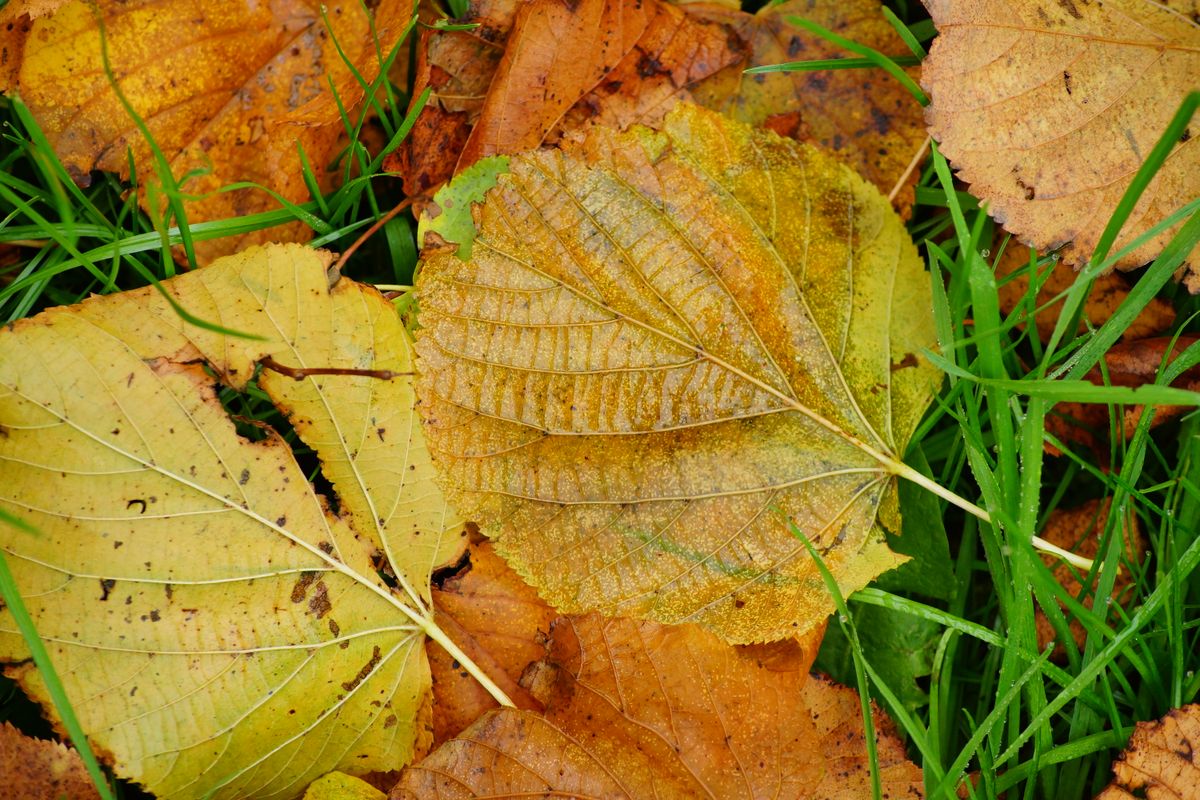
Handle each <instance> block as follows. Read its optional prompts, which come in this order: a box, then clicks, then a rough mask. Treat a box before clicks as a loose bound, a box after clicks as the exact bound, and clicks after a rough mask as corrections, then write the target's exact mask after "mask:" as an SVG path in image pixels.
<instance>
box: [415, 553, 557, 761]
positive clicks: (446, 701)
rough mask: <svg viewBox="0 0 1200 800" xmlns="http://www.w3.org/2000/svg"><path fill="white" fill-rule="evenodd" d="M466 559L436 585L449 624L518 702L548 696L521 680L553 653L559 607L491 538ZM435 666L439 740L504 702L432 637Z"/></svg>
mask: <svg viewBox="0 0 1200 800" xmlns="http://www.w3.org/2000/svg"><path fill="white" fill-rule="evenodd" d="M469 554H470V555H469V559H470V560H469V561H467V563H466V566H465V567H464V568H462V569H460V570H459V572H458V573H457V574H455V575H453V576H452V577H450V578H449V579H447V580H445V581H443V582H442V584H441V587H440V588H438V587H437V586H436V585H435V586H434V589H433V604H434V607H435V608H436V609H437V614H436V617H435V619H436V621H437V624H438V625H439V626H441V628H442V630H444V631H446V634H447V635H448V636H449V637H450V638H451V639H453V640H454V643H455V644H457V645H458V646H459V647H461V648H462V649H463V652H465V653H466V654H467V655H468V656H470V657H471V660H472V661H474V662H475V663H476V664H478V665H479V666H480V668H481V669H483V670H484V671H485V672H487V673H488V675H489V676H490V677H491V678H492V680H494V681H496V683H497V684H498V685H499V686H500V688H501V689H503V690H504V691H505V693H506V694H507V695H508V696H509V697H510V698H512V700H513V701H514V702H515V703H516V704H517V707H518V708H524V709H531V710H538V711H540V710H541V708H542V704H541V703H540V702H538V701H537V700H536V699H534V697H533V696H532V695H531V694H529V692H528V691H526V690H525V689H524V688H522V687H521V685H520V683H518V681H520V679H521V674H522V672H524V670H525V668H526V667H527V666H529V665H530V664H531V663H533V662H535V661H538V660H539V659H541V658H542V657H543V656H544V655H545V653H546V647H545V639H546V635H547V634H548V633H549V631H550V623H552V622H553V621H554V620H555V618H557V617H558V614H557V613H556V612H555V611H554V609H552V608H550V606H548V605H546V604H545V603H544V602H542V600H541V599H540V598H539V597H538V596H537V592H535V591H534V590H533V588H532V587H531V586H529V585H528V584H527V583H525V582H524V581H523V580H521V577H520V576H519V575H517V573H515V572H513V571H512V569H510V568H509V567H508V565H507V564H505V563H504V561H503V559H501V558H500V557H499V556H497V555H496V552H495V550H494V549H493V547H492V545H491V543H490V542H487V541H475V542H472V544H471V546H470V550H469ZM426 651H427V654H428V656H429V667H430V671H431V672H432V673H433V697H434V703H433V741H434V746H435V747H436V746H437V745H440V744H441V743H442V742H444V741H446V740H447V739H449V738H451V737H452V736H454V735H455V734H456V733H458V732H459V731H461V730H462V729H463V728H466V727H467V726H468V725H470V724H471V723H472V722H474V721H475V720H477V719H479V717H480V716H482V715H483V713H484V712H486V711H489V710H491V709H493V708H496V707H497V705H496V701H495V700H494V699H492V696H491V695H489V694H488V693H487V691H486V690H485V689H484V688H483V687H482V686H480V685H479V682H478V681H476V680H475V679H474V678H472V677H471V676H470V675H469V674H468V673H467V672H466V671H465V670H463V669H462V668H461V667H460V666H459V665H458V663H457V662H456V661H454V660H453V659H452V658H451V657H450V656H449V655H448V654H447V653H446V651H445V650H443V649H442V648H441V647H440V646H438V645H437V644H435V643H433V642H428V643H427V645H426Z"/></svg>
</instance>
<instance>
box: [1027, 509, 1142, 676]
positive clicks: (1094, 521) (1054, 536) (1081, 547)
mask: <svg viewBox="0 0 1200 800" xmlns="http://www.w3.org/2000/svg"><path fill="white" fill-rule="evenodd" d="M1111 510H1112V498H1111V497H1106V498H1104V499H1103V500H1089V501H1088V502H1086V503H1084V504H1083V505H1081V506H1077V507H1076V508H1071V509H1063V508H1060V509H1056V510H1055V511H1054V512H1053V513H1052V514H1051V515H1050V517H1049V519H1047V520H1046V525H1045V527H1044V528H1043V529H1042V532H1041V536H1042V538H1043V539H1045V540H1046V541H1048V542H1050V543H1051V544H1054V545H1057V546H1059V547H1061V548H1063V549H1064V550H1069V551H1071V552H1072V553H1076V554H1078V555H1081V556H1083V557H1084V558H1088V559H1094V558H1097V557H1099V556H1100V555H1101V554H1100V540H1101V537H1102V536H1103V535H1104V528H1105V525H1106V524H1107V523H1108V515H1109V513H1110V512H1111ZM1113 535H1114V536H1118V537H1120V538H1121V539H1123V540H1124V544H1125V546H1124V548H1123V549H1124V551H1125V560H1126V562H1128V563H1129V564H1137V563H1138V562H1140V561H1141V560H1142V553H1143V552H1145V550H1146V537H1144V536H1143V535H1142V531H1141V528H1140V526H1139V525H1138V522H1137V516H1136V515H1135V514H1133V513H1129V514H1127V515H1126V517H1125V520H1124V522H1123V523H1121V524H1118V525H1117V526H1116V527H1115V528H1114V533H1113ZM1042 562H1043V563H1044V564H1045V565H1046V567H1047V568H1048V569H1050V570H1052V571H1053V573H1054V579H1055V580H1056V581H1058V583H1059V585H1061V586H1062V587H1063V588H1064V589H1066V590H1067V593H1068V594H1070V595H1071V596H1072V597H1075V598H1076V599H1078V600H1080V601H1081V602H1082V603H1083V605H1084V606H1086V607H1087V608H1091V607H1092V603H1093V601H1094V599H1095V598H1094V596H1093V595H1094V589H1095V587H1094V586H1088V587H1085V586H1084V585H1083V584H1082V583H1080V581H1079V579H1078V577H1076V576H1077V575H1078V570H1076V569H1072V568H1071V567H1070V566H1068V565H1067V563H1066V562H1064V561H1063V560H1062V559H1060V558H1058V557H1056V556H1052V555H1048V554H1043V555H1042ZM1132 585H1133V576H1132V574H1131V573H1130V571H1129V569H1128V568H1127V567H1122V569H1121V571H1120V572H1118V573H1117V577H1116V581H1115V583H1114V584H1113V590H1112V602H1114V603H1121V604H1122V605H1123V604H1124V602H1125V601H1126V600H1127V599H1128V590H1129V589H1130V587H1131V586H1132ZM1085 588H1086V590H1087V591H1085ZM1068 619H1070V628H1071V636H1072V638H1074V640H1075V644H1076V645H1077V646H1078V647H1079V649H1080V650H1082V649H1083V646H1084V644H1085V643H1086V641H1087V631H1086V630H1085V629H1084V627H1083V626H1082V625H1081V624H1080V623H1079V622H1078V621H1077V620H1075V619H1071V618H1070V617H1069V616H1068ZM1036 625H1037V636H1038V649H1039V650H1044V649H1045V648H1046V645H1047V644H1049V643H1050V642H1053V641H1054V640H1055V639H1057V638H1058V633H1057V632H1056V631H1055V630H1054V626H1052V625H1051V624H1050V620H1048V619H1047V618H1046V615H1045V613H1043V612H1042V610H1041V609H1040V608H1039V609H1038V610H1037V614H1036ZM1065 653H1066V651H1065V650H1064V649H1063V646H1062V644H1059V645H1057V646H1056V647H1055V650H1054V655H1055V657H1056V658H1062V657H1065Z"/></svg>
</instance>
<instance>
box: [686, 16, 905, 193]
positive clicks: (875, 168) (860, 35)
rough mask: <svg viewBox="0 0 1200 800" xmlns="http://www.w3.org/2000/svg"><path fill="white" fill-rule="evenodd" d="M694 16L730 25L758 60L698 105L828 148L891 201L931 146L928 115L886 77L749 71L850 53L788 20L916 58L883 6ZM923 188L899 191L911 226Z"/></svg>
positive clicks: (708, 84) (709, 87) (710, 89)
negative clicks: (802, 21)
mask: <svg viewBox="0 0 1200 800" xmlns="http://www.w3.org/2000/svg"><path fill="white" fill-rule="evenodd" d="M685 8H686V9H687V11H688V12H689V13H691V14H694V15H697V16H699V17H700V18H702V19H708V20H713V21H719V22H723V23H725V24H727V25H729V26H730V27H732V28H733V29H734V30H735V31H736V32H737V35H738V36H739V37H741V38H742V39H743V40H744V41H745V42H746V46H747V48H748V50H749V55H748V57H747V58H746V59H745V60H744V61H741V62H739V63H737V64H735V65H733V66H731V67H727V68H726V69H724V70H722V71H721V72H718V73H717V74H716V75H714V76H713V77H711V78H708V79H707V80H705V81H703V82H701V83H700V84H699V85H698V86H697V87H696V88H695V89H694V90H693V92H692V94H693V95H694V97H695V100H696V102H698V103H700V104H701V105H704V106H706V107H708V108H711V109H714V110H716V111H721V112H723V113H725V114H729V115H730V116H732V117H733V118H734V119H737V120H741V121H742V122H748V123H750V124H752V125H766V126H768V127H770V128H772V129H773V130H775V131H776V132H778V133H781V134H783V135H785V136H791V137H792V138H794V139H799V140H801V141H805V142H814V143H816V144H820V145H822V146H823V147H827V148H829V149H830V150H832V151H833V152H835V153H837V154H838V156H839V157H840V158H841V159H842V160H843V161H844V162H845V163H847V164H849V165H850V166H851V167H853V168H854V169H856V170H857V171H858V173H859V174H860V175H862V176H863V177H864V178H866V179H867V180H869V181H871V182H872V183H874V184H875V185H876V186H877V187H879V189H880V191H882V192H884V193H885V194H886V193H890V192H891V191H892V190H893V189H895V188H897V183H898V182H899V181H901V179H902V177H903V176H904V174H905V170H906V169H908V167H909V164H910V162H911V161H912V160H913V158H914V157H916V156H917V154H918V151H919V150H920V149H921V144H922V142H923V141H924V139H925V130H924V126H923V125H922V119H921V105H920V103H918V102H917V100H916V99H915V98H914V97H913V96H912V95H911V94H909V93H908V90H906V89H905V88H904V87H903V86H901V85H900V84H899V83H898V82H897V81H896V80H895V79H894V78H892V77H891V76H889V75H887V74H886V73H884V72H883V71H882V70H878V69H842V70H816V71H800V72H789V73H767V74H759V75H746V74H745V73H744V72H743V70H745V69H746V67H752V66H762V65H765V64H782V63H784V62H788V61H815V60H822V59H831V58H844V57H847V56H848V55H850V54H848V53H846V51H845V50H842V49H841V48H839V47H837V46H836V45H833V44H831V43H830V42H828V41H827V40H825V39H822V38H821V37H820V36H817V35H816V34H813V33H809V32H808V31H806V30H804V29H802V28H799V27H796V26H794V25H792V24H791V23H789V22H788V21H787V18H788V17H792V16H795V17H803V18H805V19H807V20H810V21H812V22H815V23H817V24H818V25H820V26H822V27H824V28H828V29H829V30H832V31H833V32H834V33H837V34H839V35H841V36H843V37H845V38H847V39H850V40H852V41H856V42H859V43H860V44H864V45H867V46H868V47H873V48H875V49H876V50H879V51H881V52H883V53H885V54H887V55H890V56H902V55H910V51H909V50H908V48H907V47H906V46H905V44H904V42H903V41H902V40H901V39H900V37H899V36H898V35H897V34H896V31H895V30H893V28H892V26H891V25H889V24H888V22H887V20H886V19H884V17H883V13H882V11H883V8H882V5H881V4H880V2H879V0H849V1H847V0H789V1H788V2H785V3H779V4H774V3H767V4H766V5H765V6H763V8H762V9H761V10H760V11H759V12H758V13H757V14H747V13H745V12H743V11H740V10H736V9H733V10H731V9H730V8H729V7H728V6H726V5H723V4H706V3H689V4H688V5H687V6H685ZM914 74H915V71H914ZM915 185H916V178H915V177H913V178H912V179H911V180H907V181H906V182H905V183H904V184H903V185H901V186H900V187H899V191H898V192H897V195H896V198H895V204H896V208H897V209H899V210H900V212H901V213H902V214H904V215H906V216H907V213H908V209H909V208H910V207H911V206H912V202H913V191H914V190H913V187H914V186H915Z"/></svg>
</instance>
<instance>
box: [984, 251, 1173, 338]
mask: <svg viewBox="0 0 1200 800" xmlns="http://www.w3.org/2000/svg"><path fill="white" fill-rule="evenodd" d="M1030 255H1031V251H1030V249H1029V248H1028V247H1026V246H1025V245H1023V244H1017V243H1016V242H1009V243H1008V245H1007V246H1005V248H1004V252H1003V253H1002V254H1001V256H1000V260H999V261H997V262H996V277H997V278H1004V277H1006V276H1008V275H1011V274H1013V273H1014V272H1017V271H1018V270H1024V272H1023V273H1022V274H1020V275H1017V276H1016V277H1014V278H1012V279H1010V280H1008V281H1005V282H1002V283H1001V284H1000V310H1001V311H1002V312H1004V313H1005V314H1011V313H1012V312H1013V311H1014V310H1015V309H1016V308H1017V307H1018V306H1019V305H1022V304H1023V303H1024V302H1025V298H1026V296H1027V295H1028V294H1029V280H1030V270H1029V269H1028V267H1029V265H1030ZM1044 272H1049V275H1048V276H1047V277H1045V278H1044V282H1043V283H1042V284H1041V288H1040V289H1039V290H1038V293H1037V299H1036V301H1035V302H1036V304H1037V305H1036V307H1035V308H1034V309H1028V311H1029V312H1033V311H1037V313H1036V314H1035V315H1034V322H1035V323H1036V325H1037V332H1038V337H1039V338H1040V339H1041V340H1042V341H1043V342H1046V341H1049V340H1050V336H1051V334H1052V333H1053V332H1054V326H1055V325H1057V324H1058V315H1059V314H1060V313H1061V311H1062V304H1063V301H1062V300H1059V301H1058V302H1056V303H1054V304H1053V305H1050V301H1051V300H1053V299H1054V298H1055V297H1057V296H1058V295H1059V294H1061V293H1063V292H1065V291H1066V290H1068V289H1070V288H1071V286H1073V285H1074V283H1075V279H1076V277H1077V273H1076V272H1075V271H1074V270H1072V269H1071V268H1070V267H1069V266H1068V265H1066V264H1064V263H1062V262H1061V261H1057V260H1056V261H1054V262H1052V263H1051V264H1049V265H1048V266H1046V267H1043V268H1042V273H1044ZM1038 279H1039V280H1043V278H1042V277H1041V274H1039V278H1038ZM1129 288H1130V287H1129V281H1128V279H1126V278H1125V277H1124V276H1123V275H1119V274H1116V273H1109V274H1107V275H1101V276H1100V277H1099V278H1097V279H1096V281H1095V283H1093V284H1092V289H1091V291H1090V292H1089V293H1088V296H1087V299H1086V300H1084V303H1083V315H1082V318H1081V319H1080V320H1079V327H1078V328H1077V332H1078V333H1083V332H1084V331H1086V330H1087V322H1091V324H1092V325H1093V326H1094V327H1099V326H1101V325H1103V324H1104V323H1105V322H1107V321H1108V318H1109V317H1111V316H1112V315H1113V312H1115V311H1116V310H1117V307H1118V306H1120V305H1121V303H1123V302H1125V298H1126V297H1128V296H1129ZM1038 309H1040V311H1038ZM1085 319H1086V321H1087V322H1085ZM1174 322H1175V308H1174V307H1173V306H1172V305H1171V304H1170V303H1168V302H1167V301H1165V300H1163V299H1161V298H1158V297H1155V298H1154V299H1152V300H1151V301H1150V302H1149V303H1147V304H1146V307H1145V308H1143V309H1142V311H1141V313H1140V314H1138V315H1137V317H1136V318H1135V319H1134V320H1133V322H1131V323H1130V324H1129V327H1128V328H1126V329H1125V333H1123V334H1121V338H1122V339H1125V340H1127V341H1128V340H1133V339H1144V338H1146V337H1147V336H1155V335H1157V334H1160V333H1162V332H1163V331H1166V330H1169V329H1170V327H1171V325H1172V324H1173V323H1174ZM1021 326H1022V327H1024V323H1022V324H1021Z"/></svg>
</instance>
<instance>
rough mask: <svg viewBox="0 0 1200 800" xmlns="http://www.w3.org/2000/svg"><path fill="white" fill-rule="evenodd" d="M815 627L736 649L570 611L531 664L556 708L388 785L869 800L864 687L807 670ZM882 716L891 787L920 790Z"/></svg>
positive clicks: (681, 631) (493, 718)
mask: <svg viewBox="0 0 1200 800" xmlns="http://www.w3.org/2000/svg"><path fill="white" fill-rule="evenodd" d="M816 638H819V632H818V636H817V637H810V639H809V640H808V641H805V642H798V641H796V640H789V641H787V642H779V643H776V644H773V645H758V646H753V647H731V646H729V645H725V644H723V643H722V642H721V641H720V640H719V639H717V637H715V636H713V635H712V634H710V633H708V632H706V631H704V630H703V629H702V628H699V627H697V626H694V625H686V626H678V627H664V626H660V625H656V624H653V623H648V622H642V623H638V622H634V621H632V620H627V619H604V618H602V617H600V616H599V615H596V614H591V615H587V616H584V617H564V618H562V619H560V620H559V621H558V622H557V623H555V625H554V628H553V631H552V634H551V641H550V645H549V647H550V650H549V655H548V657H547V658H546V659H545V660H543V661H542V662H540V663H538V664H537V665H536V667H534V668H531V669H530V670H529V671H528V672H527V673H526V680H525V683H526V685H528V686H529V687H530V689H531V691H532V692H533V693H534V694H535V695H536V696H537V697H538V699H540V700H541V701H542V702H543V703H544V704H545V709H546V710H545V711H544V712H543V713H542V714H536V713H533V712H529V711H518V710H515V709H504V710H501V711H495V712H490V713H489V714H488V715H487V716H485V717H483V718H482V719H481V720H480V721H479V722H477V723H476V724H475V725H473V726H471V727H470V728H468V729H467V730H466V731H463V732H462V733H461V734H460V735H459V736H457V737H455V738H454V739H452V740H450V741H449V742H447V743H446V744H444V745H442V747H440V748H439V749H438V750H437V751H435V752H434V753H433V754H432V755H431V756H429V757H428V758H426V759H425V760H424V761H422V762H419V763H418V764H416V765H414V766H413V767H410V768H409V769H408V770H406V771H405V773H404V776H403V777H402V779H401V782H400V784H398V785H397V787H396V789H395V790H393V792H392V795H391V796H392V798H393V800H401V799H402V798H427V797H444V798H450V797H459V798H467V797H526V796H539V797H541V796H551V795H552V796H571V797H594V798H645V797H658V798H694V797H720V798H750V797H789V798H814V800H815V798H821V800H827V798H845V799H846V800H850V798H862V797H865V796H870V793H871V789H870V778H869V769H868V766H867V759H866V755H865V746H864V743H863V729H862V710H861V708H860V706H859V701H858V698H857V696H856V695H855V694H854V692H852V691H851V690H848V689H845V688H843V687H838V686H835V685H833V684H829V683H826V682H824V681H821V680H819V679H809V677H808V667H809V664H810V663H811V661H812V656H813V651H814V650H815V644H816ZM876 726H877V727H879V728H883V731H881V733H880V735H877V744H878V746H879V764H880V772H881V776H882V779H883V785H884V787H885V793H886V794H885V796H888V797H920V796H921V777H920V776H921V773H920V770H918V769H917V768H916V767H915V766H914V765H913V764H911V763H909V762H908V761H907V760H906V758H905V754H904V748H903V746H901V745H900V743H899V741H898V740H897V739H895V738H894V737H892V736H889V735H887V733H886V731H887V730H889V729H888V727H887V725H886V723H885V722H884V720H883V719H882V716H881V715H879V714H878V713H877V712H876Z"/></svg>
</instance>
